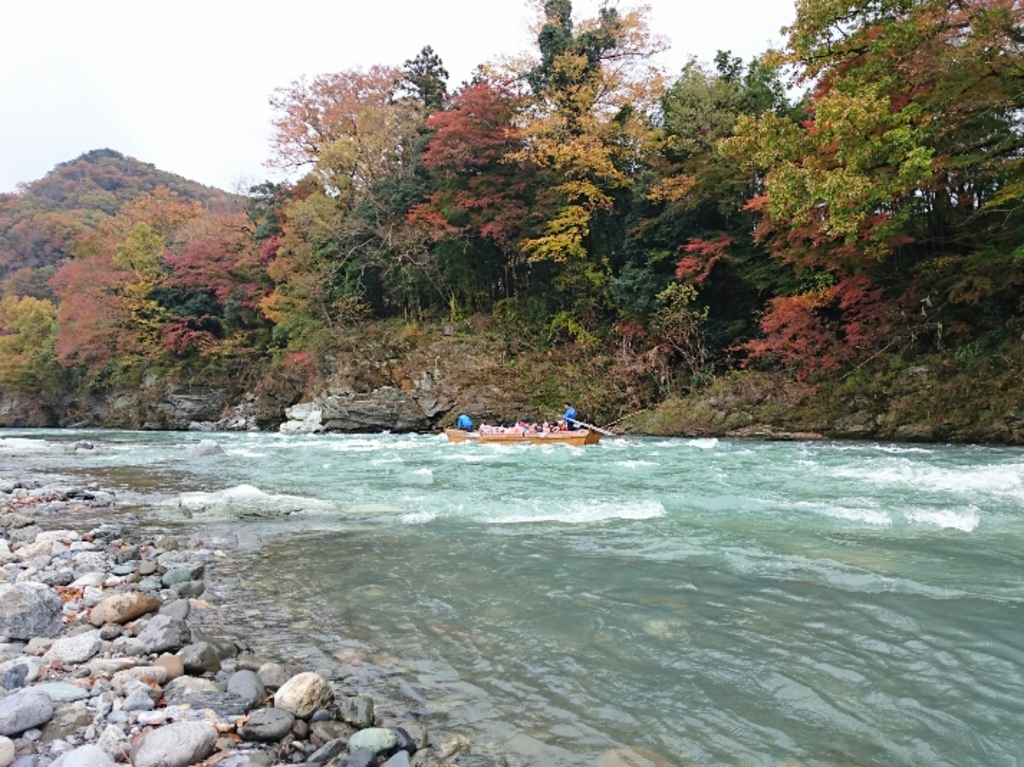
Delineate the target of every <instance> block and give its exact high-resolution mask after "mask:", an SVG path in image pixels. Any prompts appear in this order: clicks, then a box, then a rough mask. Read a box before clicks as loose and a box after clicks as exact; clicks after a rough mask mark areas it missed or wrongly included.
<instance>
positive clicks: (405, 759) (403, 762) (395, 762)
mask: <svg viewBox="0 0 1024 767" xmlns="http://www.w3.org/2000/svg"><path fill="white" fill-rule="evenodd" d="M383 767H411V765H410V764H409V754H408V752H406V751H399V752H398V753H397V754H395V755H394V756H393V757H391V758H390V759H388V760H387V761H386V762H384V765H383Z"/></svg>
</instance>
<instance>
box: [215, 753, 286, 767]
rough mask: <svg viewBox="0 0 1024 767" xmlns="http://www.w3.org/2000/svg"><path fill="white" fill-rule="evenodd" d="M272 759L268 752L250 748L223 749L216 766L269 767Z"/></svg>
mask: <svg viewBox="0 0 1024 767" xmlns="http://www.w3.org/2000/svg"><path fill="white" fill-rule="evenodd" d="M273 763H274V760H273V759H272V758H271V757H270V755H269V754H265V753H263V752H262V751H257V750H256V749H252V750H249V751H225V752H224V753H223V758H221V759H220V760H219V761H218V762H217V767H271V765H272V764H273Z"/></svg>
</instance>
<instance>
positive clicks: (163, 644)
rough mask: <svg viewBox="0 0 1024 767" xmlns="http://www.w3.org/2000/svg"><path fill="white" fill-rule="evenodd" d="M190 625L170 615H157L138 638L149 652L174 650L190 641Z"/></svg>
mask: <svg viewBox="0 0 1024 767" xmlns="http://www.w3.org/2000/svg"><path fill="white" fill-rule="evenodd" d="M188 636H189V631H188V626H186V625H185V622H184V621H183V620H180V619H178V618H172V617H170V616H169V615H159V614H158V615H155V616H154V617H153V618H152V619H150V621H149V623H147V624H146V628H144V629H143V630H142V633H141V634H139V636H138V640H139V641H140V642H142V644H143V645H145V647H146V651H147V652H157V653H159V652H168V651H170V652H174V651H176V650H178V649H179V648H180V647H181V646H182V645H183V644H184V643H185V642H186V641H188Z"/></svg>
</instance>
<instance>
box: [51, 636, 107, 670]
mask: <svg viewBox="0 0 1024 767" xmlns="http://www.w3.org/2000/svg"><path fill="white" fill-rule="evenodd" d="M102 647H103V640H101V639H100V632H99V631H83V632H82V633H81V634H74V635H73V636H68V637H62V638H61V639H58V640H57V641H56V642H54V643H53V644H52V645H51V646H50V649H49V650H47V651H46V653H45V654H44V655H43V662H44V663H50V662H51V661H55V660H58V661H60V662H61V663H67V664H77V663H85V662H86V661H87V660H89V659H90V658H91V657H92V656H94V655H95V654H96V653H98V652H99V651H100V650H101V649H102Z"/></svg>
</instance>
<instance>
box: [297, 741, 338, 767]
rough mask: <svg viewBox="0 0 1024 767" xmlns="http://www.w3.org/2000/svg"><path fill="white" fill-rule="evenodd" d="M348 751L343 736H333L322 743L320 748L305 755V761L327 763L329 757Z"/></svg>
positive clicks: (332, 757) (329, 759)
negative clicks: (307, 755)
mask: <svg viewBox="0 0 1024 767" xmlns="http://www.w3.org/2000/svg"><path fill="white" fill-rule="evenodd" d="M347 752H348V749H347V748H346V747H345V739H344V738H335V739H334V740H329V741H327V742H326V743H324V744H323V745H322V746H321V747H320V748H318V749H317V750H316V751H314V752H313V753H312V754H310V755H309V757H307V759H306V761H307V762H315V763H316V764H327V763H328V762H329V761H331V759H334V758H335V757H338V756H341V755H342V754H345V753H347Z"/></svg>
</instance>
